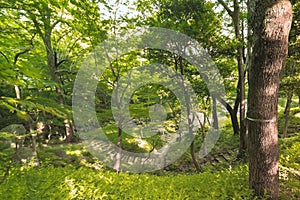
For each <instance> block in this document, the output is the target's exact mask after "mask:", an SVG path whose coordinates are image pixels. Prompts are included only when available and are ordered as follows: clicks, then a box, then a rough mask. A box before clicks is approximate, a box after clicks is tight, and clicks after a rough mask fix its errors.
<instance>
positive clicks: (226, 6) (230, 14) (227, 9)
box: [218, 0, 233, 17]
mask: <svg viewBox="0 0 300 200" xmlns="http://www.w3.org/2000/svg"><path fill="white" fill-rule="evenodd" d="M218 2H219V3H220V4H221V5H222V6H223V7H224V8H225V10H226V11H227V13H228V15H229V16H230V17H233V11H232V10H231V9H230V8H229V7H228V5H227V4H226V3H225V1H223V0H218Z"/></svg>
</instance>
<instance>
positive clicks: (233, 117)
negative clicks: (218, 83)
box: [218, 98, 239, 135]
mask: <svg viewBox="0 0 300 200" xmlns="http://www.w3.org/2000/svg"><path fill="white" fill-rule="evenodd" d="M218 100H219V101H220V103H221V104H222V105H223V106H224V107H225V108H226V110H227V111H228V112H229V115H230V119H231V124H232V128H233V133H234V135H238V134H239V122H238V119H237V114H236V112H235V110H234V109H233V108H232V107H231V106H230V105H229V103H227V102H226V101H225V100H224V99H222V98H218Z"/></svg>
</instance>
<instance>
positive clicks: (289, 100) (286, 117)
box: [283, 92, 293, 138]
mask: <svg viewBox="0 0 300 200" xmlns="http://www.w3.org/2000/svg"><path fill="white" fill-rule="evenodd" d="M292 98H293V92H289V94H288V97H287V101H286V105H285V109H284V127H283V138H286V136H287V130H288V125H289V119H290V109H291V103H292Z"/></svg>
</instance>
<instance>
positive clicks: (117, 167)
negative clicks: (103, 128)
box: [114, 122, 123, 172]
mask: <svg viewBox="0 0 300 200" xmlns="http://www.w3.org/2000/svg"><path fill="white" fill-rule="evenodd" d="M122 132H123V131H122V123H121V122H119V123H118V143H117V147H118V149H117V154H116V161H115V165H114V170H116V171H117V172H119V171H120V167H121V156H122Z"/></svg>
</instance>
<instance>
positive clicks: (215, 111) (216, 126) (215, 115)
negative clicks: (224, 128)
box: [212, 97, 219, 129]
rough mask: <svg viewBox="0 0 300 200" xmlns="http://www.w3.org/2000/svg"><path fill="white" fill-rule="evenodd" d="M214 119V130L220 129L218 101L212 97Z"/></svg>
mask: <svg viewBox="0 0 300 200" xmlns="http://www.w3.org/2000/svg"><path fill="white" fill-rule="evenodd" d="M212 117H213V127H214V129H219V122H218V113H217V101H216V98H215V97H212Z"/></svg>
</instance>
